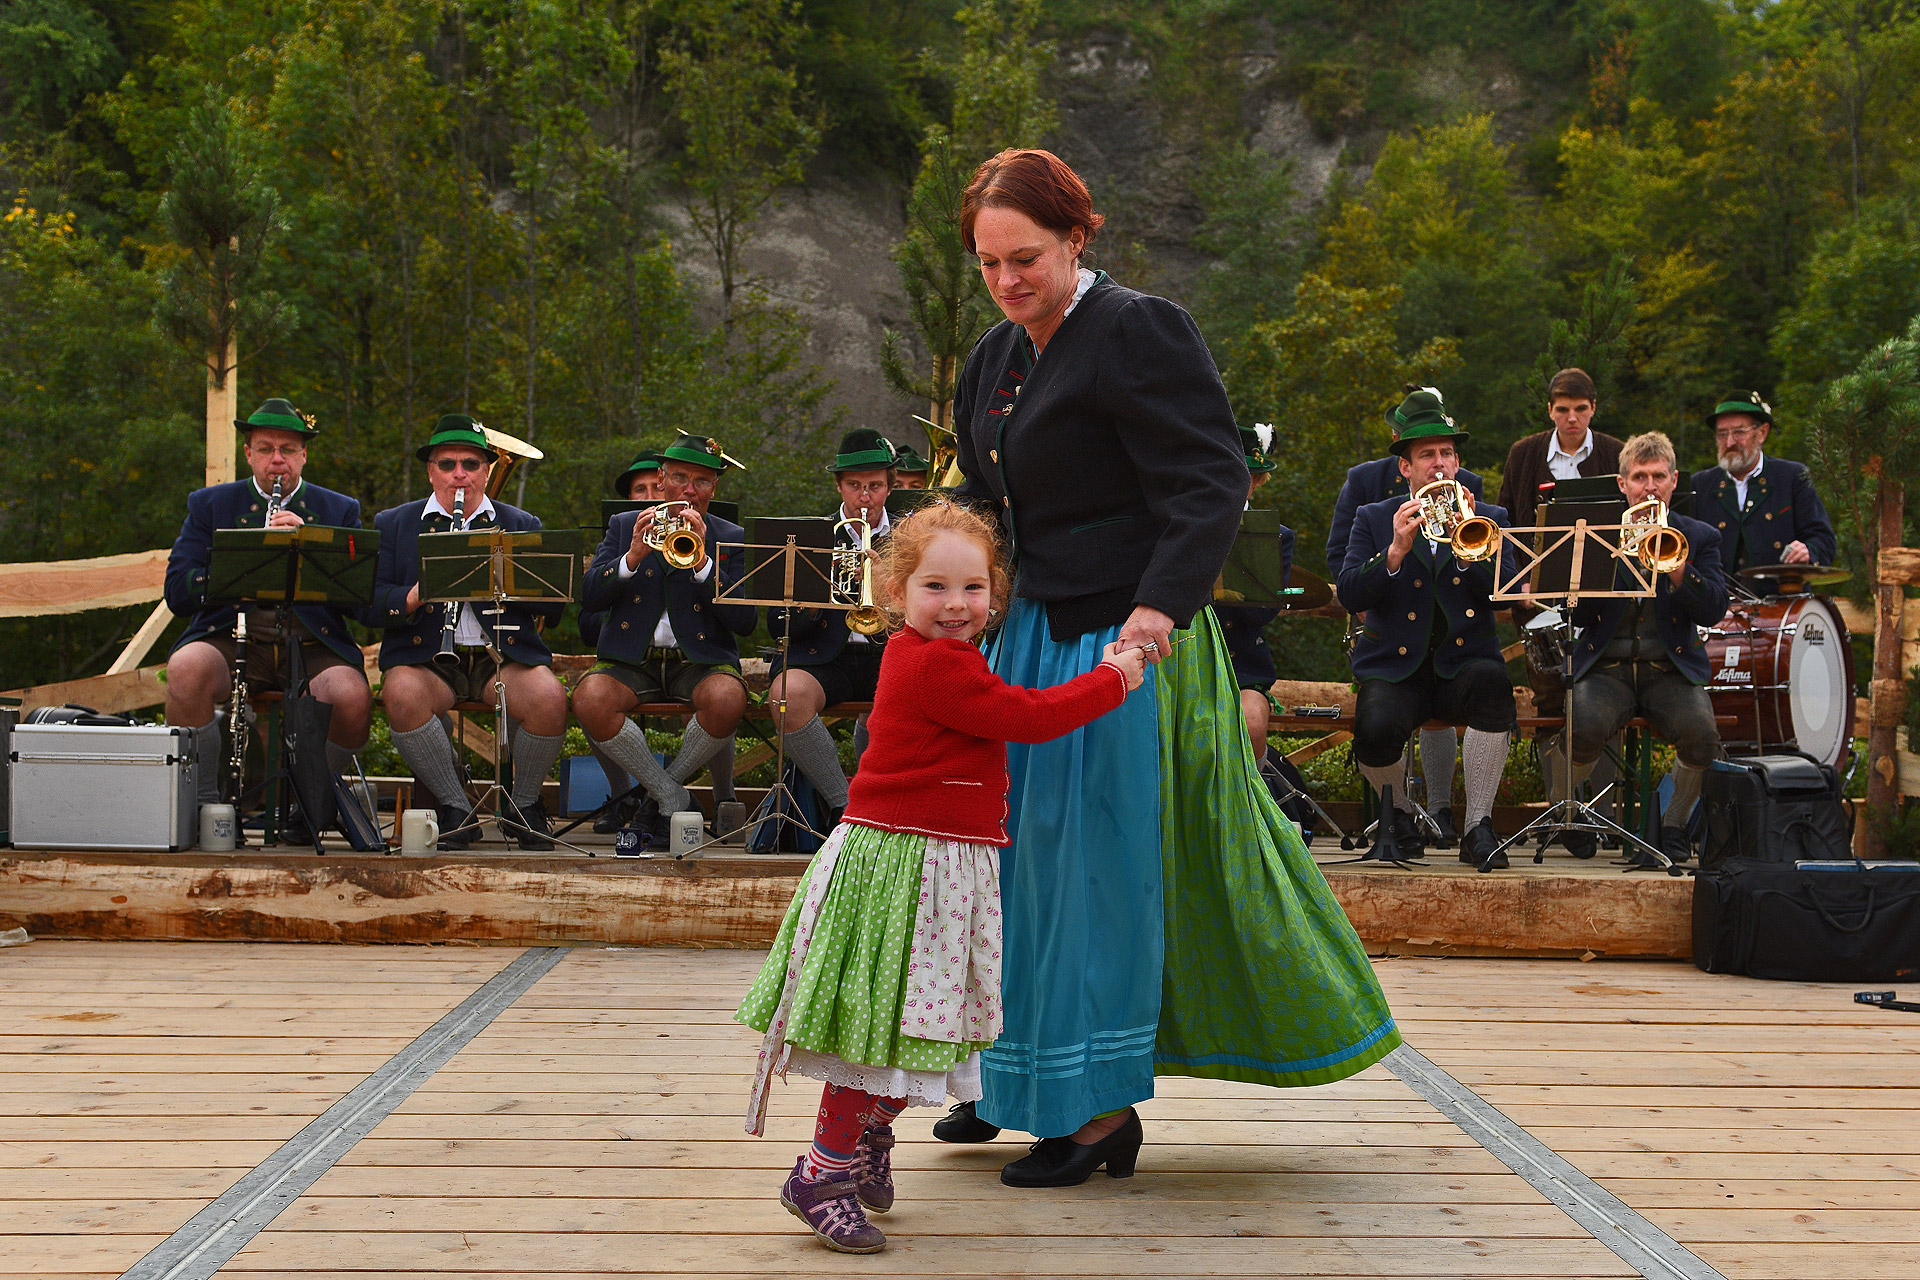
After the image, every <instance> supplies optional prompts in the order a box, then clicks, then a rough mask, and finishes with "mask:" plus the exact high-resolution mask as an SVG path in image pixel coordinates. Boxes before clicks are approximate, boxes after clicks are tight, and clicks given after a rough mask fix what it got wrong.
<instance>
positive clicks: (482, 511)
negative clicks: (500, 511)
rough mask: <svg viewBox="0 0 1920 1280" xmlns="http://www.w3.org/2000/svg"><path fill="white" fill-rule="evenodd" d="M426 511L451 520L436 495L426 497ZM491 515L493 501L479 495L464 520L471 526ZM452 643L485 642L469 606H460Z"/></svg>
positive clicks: (483, 632)
mask: <svg viewBox="0 0 1920 1280" xmlns="http://www.w3.org/2000/svg"><path fill="white" fill-rule="evenodd" d="M427 510H428V511H434V512H438V513H439V514H441V515H443V516H445V517H446V518H447V519H449V520H451V519H453V512H451V511H449V510H447V509H446V508H445V507H443V506H441V505H440V497H439V495H438V494H432V493H430V494H428V495H427ZM492 514H493V499H492V498H489V497H488V496H487V495H486V494H484V493H483V494H481V495H480V505H479V506H478V507H476V508H475V509H474V510H472V511H469V512H467V513H466V519H467V522H468V523H469V524H471V523H472V522H473V521H475V520H478V519H479V518H480V517H481V516H491V515H492ZM422 515H423V520H424V513H422ZM453 642H454V643H455V644H470V645H476V646H477V645H483V644H485V643H486V642H487V631H486V628H485V627H483V626H481V625H480V616H479V615H478V614H476V613H475V612H474V611H473V606H472V605H470V604H463V605H461V606H460V617H459V619H458V621H456V622H455V623H454V624H453Z"/></svg>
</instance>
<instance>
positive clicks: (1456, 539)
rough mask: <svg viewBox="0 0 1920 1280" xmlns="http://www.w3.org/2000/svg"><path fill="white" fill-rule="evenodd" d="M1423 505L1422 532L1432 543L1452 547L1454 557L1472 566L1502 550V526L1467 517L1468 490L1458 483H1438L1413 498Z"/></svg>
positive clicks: (1421, 514) (1421, 507) (1490, 521)
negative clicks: (1451, 545)
mask: <svg viewBox="0 0 1920 1280" xmlns="http://www.w3.org/2000/svg"><path fill="white" fill-rule="evenodd" d="M1413 500H1414V501H1415V502H1417V503H1419V504H1420V527H1421V532H1423V533H1425V534H1426V535H1427V539H1428V540H1429V541H1431V542H1450V543H1452V544H1453V558H1454V559H1456V560H1462V561H1465V562H1467V563H1469V564H1471V563H1473V562H1474V561H1476V560H1486V559H1489V558H1491V557H1492V555H1493V553H1494V552H1496V551H1498V550H1499V549H1500V526H1499V525H1497V524H1495V523H1494V522H1493V521H1492V520H1490V519H1488V518H1487V517H1486V516H1476V515H1469V514H1467V490H1466V487H1465V486H1464V485H1462V484H1461V483H1460V482H1459V481H1458V480H1435V481H1434V482H1433V483H1432V484H1429V485H1425V486H1423V487H1422V488H1421V489H1420V491H1419V492H1418V493H1416V494H1414V495H1413Z"/></svg>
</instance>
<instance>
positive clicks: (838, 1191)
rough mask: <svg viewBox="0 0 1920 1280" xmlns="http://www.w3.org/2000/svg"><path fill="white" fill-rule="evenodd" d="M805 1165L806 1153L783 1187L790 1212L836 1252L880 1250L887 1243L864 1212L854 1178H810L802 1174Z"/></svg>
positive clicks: (781, 1196)
mask: <svg viewBox="0 0 1920 1280" xmlns="http://www.w3.org/2000/svg"><path fill="white" fill-rule="evenodd" d="M805 1167H806V1157H805V1156H802V1157H801V1158H800V1159H798V1160H795V1161H794V1162H793V1172H792V1173H791V1174H789V1175H788V1176H787V1182H786V1185H785V1186H783V1187H781V1188H780V1203H781V1204H783V1205H785V1206H787V1212H788V1213H791V1214H792V1215H793V1216H794V1217H796V1218H798V1219H800V1221H802V1222H804V1223H806V1224H807V1225H808V1226H809V1227H811V1228H813V1234H814V1236H815V1237H816V1238H817V1239H818V1240H819V1241H820V1243H821V1244H823V1245H825V1246H827V1248H829V1249H832V1250H833V1251H834V1252H836V1253H878V1252H880V1251H881V1250H882V1249H884V1248H886V1247H887V1238H886V1237H885V1236H883V1235H881V1234H880V1228H878V1227H876V1226H874V1225H873V1224H872V1223H871V1222H868V1221H867V1215H866V1214H865V1213H863V1212H861V1209H860V1194H859V1192H857V1191H855V1190H854V1189H853V1180H852V1179H851V1178H836V1179H834V1180H833V1181H831V1182H808V1181H807V1180H806V1179H804V1178H802V1177H801V1176H800V1171H801V1170H802V1169H804V1168H805Z"/></svg>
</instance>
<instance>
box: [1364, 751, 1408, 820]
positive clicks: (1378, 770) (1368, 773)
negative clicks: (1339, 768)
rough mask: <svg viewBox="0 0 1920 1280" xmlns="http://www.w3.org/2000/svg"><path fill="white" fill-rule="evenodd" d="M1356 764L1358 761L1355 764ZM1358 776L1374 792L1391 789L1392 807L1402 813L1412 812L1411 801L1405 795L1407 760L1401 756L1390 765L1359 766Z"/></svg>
mask: <svg viewBox="0 0 1920 1280" xmlns="http://www.w3.org/2000/svg"><path fill="white" fill-rule="evenodd" d="M1355 763H1356V764H1357V763H1358V761H1356V762H1355ZM1360 776H1361V777H1363V778H1365V779H1366V780H1367V781H1368V782H1370V783H1372V784H1373V789H1374V790H1375V791H1385V790H1386V789H1387V788H1388V787H1392V788H1393V807H1394V808H1396V809H1399V810H1401V811H1402V812H1404V813H1412V812H1413V801H1412V799H1411V798H1409V797H1408V795H1407V758H1406V757H1405V756H1401V757H1400V758H1399V759H1398V760H1396V761H1394V762H1393V763H1392V764H1377V765H1376V764H1363V765H1360Z"/></svg>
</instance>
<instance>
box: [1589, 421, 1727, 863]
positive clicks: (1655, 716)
mask: <svg viewBox="0 0 1920 1280" xmlns="http://www.w3.org/2000/svg"><path fill="white" fill-rule="evenodd" d="M1677 480H1678V470H1677V465H1676V462H1675V459H1674V453H1673V442H1672V441H1671V440H1669V439H1667V437H1666V436H1665V435H1664V434H1662V433H1661V432H1658V431H1649V432H1647V433H1645V434H1644V435H1637V436H1634V437H1633V438H1632V439H1631V440H1628V441H1627V442H1626V444H1624V445H1622V446H1621V449H1620V491H1621V492H1622V493H1624V494H1625V495H1626V497H1627V505H1628V506H1630V507H1631V506H1634V505H1636V504H1638V503H1641V502H1645V501H1646V500H1647V499H1649V498H1658V499H1659V500H1660V501H1662V502H1670V501H1672V499H1673V491H1674V488H1675V486H1676V483H1677ZM1667 522H1668V523H1669V524H1670V525H1672V527H1673V528H1675V529H1677V530H1679V531H1680V532H1681V534H1683V535H1684V536H1685V537H1686V539H1687V560H1686V563H1685V564H1682V565H1679V566H1677V567H1676V568H1674V569H1673V570H1672V571H1670V572H1666V573H1659V574H1656V575H1655V576H1654V588H1655V591H1656V594H1655V595H1654V596H1653V597H1652V598H1651V599H1641V600H1629V599H1621V598H1618V597H1616V598H1612V599H1600V600H1595V599H1591V598H1589V599H1587V600H1583V601H1581V603H1580V604H1579V605H1577V606H1576V607H1575V608H1574V610H1573V621H1574V623H1575V625H1577V626H1578V627H1579V628H1580V639H1579V640H1578V642H1576V644H1575V645H1574V651H1573V684H1572V685H1571V686H1570V687H1569V688H1568V690H1567V716H1568V723H1569V725H1570V727H1571V729H1572V732H1573V783H1574V785H1575V786H1578V785H1580V784H1581V783H1582V782H1585V781H1586V780H1587V778H1588V776H1589V775H1591V774H1592V773H1593V766H1594V762H1595V761H1597V760H1598V759H1599V758H1600V752H1601V749H1602V748H1603V747H1604V746H1605V744H1606V742H1607V740H1608V739H1610V738H1612V737H1613V735H1614V734H1616V733H1619V732H1620V730H1621V729H1622V728H1624V727H1625V726H1626V723H1627V721H1628V720H1630V719H1632V718H1633V717H1634V716H1636V715H1638V716H1645V717H1646V718H1647V719H1648V720H1649V721H1651V722H1652V724H1653V728H1654V731H1655V732H1656V733H1658V734H1659V735H1660V736H1661V737H1663V738H1665V739H1666V740H1667V741H1669V742H1671V743H1673V745H1674V750H1675V752H1676V753H1677V755H1678V756H1679V760H1678V762H1677V763H1676V764H1675V765H1674V769H1673V799H1672V801H1671V802H1670V803H1669V804H1668V805H1667V808H1666V812H1665V813H1664V814H1662V815H1661V822H1660V848H1661V851H1662V852H1663V853H1665V854H1666V855H1667V857H1669V858H1671V859H1673V860H1674V861H1675V862H1680V861H1683V860H1685V859H1686V858H1687V857H1688V856H1690V854H1691V852H1692V849H1691V846H1690V843H1689V841H1688V838H1687V831H1686V823H1687V817H1688V815H1689V814H1691V813H1692V812H1693V805H1694V802H1695V801H1696V800H1698V799H1699V798H1700V784H1701V782H1702V780H1703V779H1704V777H1705V775H1706V771H1707V766H1708V765H1710V764H1712V763H1713V761H1714V759H1715V758H1716V757H1717V756H1718V755H1719V754H1720V731H1719V730H1718V729H1716V728H1715V727H1714V723H1713V702H1712V699H1711V698H1710V697H1709V696H1708V694H1707V689H1706V685H1707V681H1708V679H1709V678H1710V675H1711V672H1710V669H1709V667H1708V664H1707V648H1706V645H1705V644H1704V643H1702V642H1701V639H1700V631H1699V628H1701V627H1710V626H1712V625H1713V624H1714V623H1716V622H1719V621H1720V620H1721V619H1722V618H1723V617H1725V616H1726V612H1727V584H1726V579H1725V578H1724V577H1722V576H1721V572H1720V546H1721V543H1720V531H1719V530H1717V529H1715V528H1714V527H1713V526H1712V525H1709V524H1705V523H1702V522H1701V521H1699V520H1692V519H1689V518H1687V517H1686V516H1676V515H1672V514H1669V515H1668V517H1667ZM1614 585H1615V587H1616V588H1624V587H1628V586H1630V585H1635V584H1633V582H1632V577H1631V571H1630V570H1629V569H1628V568H1627V567H1626V566H1624V565H1621V566H1618V567H1616V569H1615V573H1614ZM1555 789H1556V790H1557V789H1558V788H1557V787H1556V788H1555ZM1552 798H1554V799H1564V798H1565V796H1564V795H1556V796H1554V797H1552ZM1595 840H1596V837H1595V836H1594V834H1593V833H1592V832H1584V831H1569V832H1567V833H1565V834H1564V835H1562V836H1561V842H1562V843H1564V844H1565V845H1566V846H1567V848H1568V849H1569V850H1570V851H1571V852H1572V853H1573V855H1574V856H1575V857H1577V858H1591V857H1592V856H1593V854H1594V847H1595ZM1633 861H1635V862H1636V863H1638V864H1640V865H1645V864H1646V863H1648V862H1651V859H1648V858H1646V857H1645V856H1644V855H1637V856H1636V857H1634V858H1633Z"/></svg>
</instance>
